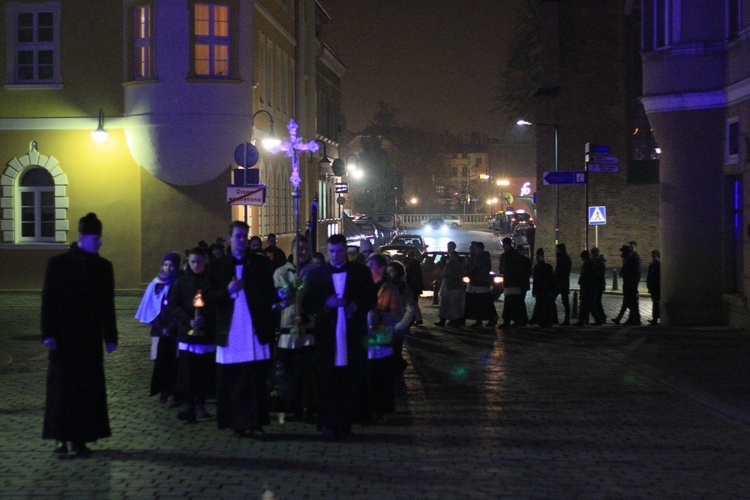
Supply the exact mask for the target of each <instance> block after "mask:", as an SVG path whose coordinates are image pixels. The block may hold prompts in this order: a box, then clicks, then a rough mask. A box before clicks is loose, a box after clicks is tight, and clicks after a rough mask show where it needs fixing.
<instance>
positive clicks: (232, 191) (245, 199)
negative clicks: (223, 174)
mask: <svg viewBox="0 0 750 500" xmlns="http://www.w3.org/2000/svg"><path fill="white" fill-rule="evenodd" d="M265 202H266V186H265V185H264V184H255V185H251V186H227V205H258V206H260V205H263V204H264V203H265Z"/></svg>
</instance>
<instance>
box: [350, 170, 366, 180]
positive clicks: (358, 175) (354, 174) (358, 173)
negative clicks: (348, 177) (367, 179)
mask: <svg viewBox="0 0 750 500" xmlns="http://www.w3.org/2000/svg"><path fill="white" fill-rule="evenodd" d="M364 176H365V171H364V170H360V169H357V170H354V171H352V177H354V178H355V179H357V180H359V179H361V178H362V177H364Z"/></svg>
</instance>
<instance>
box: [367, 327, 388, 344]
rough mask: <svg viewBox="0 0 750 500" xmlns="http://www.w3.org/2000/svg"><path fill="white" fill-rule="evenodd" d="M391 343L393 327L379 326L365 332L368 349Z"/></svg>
mask: <svg viewBox="0 0 750 500" xmlns="http://www.w3.org/2000/svg"><path fill="white" fill-rule="evenodd" d="M392 343H393V327H392V326H386V325H383V324H380V325H378V326H373V327H372V328H370V329H369V330H368V331H367V345H368V346H369V347H383V346H389V345H391V344H392Z"/></svg>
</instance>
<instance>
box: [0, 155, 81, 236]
mask: <svg viewBox="0 0 750 500" xmlns="http://www.w3.org/2000/svg"><path fill="white" fill-rule="evenodd" d="M0 184H1V185H2V193H1V195H0V207H2V210H0V231H2V240H1V241H0V243H3V244H10V245H13V244H27V243H48V244H49V243H58V244H60V243H65V241H66V240H67V236H68V226H69V225H68V204H69V200H68V197H67V196H66V192H67V186H68V176H67V175H66V174H65V173H64V172H63V171H62V169H61V168H60V165H59V164H58V162H57V160H56V159H55V158H54V157H53V156H46V155H43V154H40V153H39V150H38V149H37V143H36V141H32V142H31V144H30V147H29V152H28V154H25V155H23V156H19V157H16V158H11V160H10V161H9V162H8V163H7V164H6V168H5V170H4V171H3V172H2V175H0Z"/></svg>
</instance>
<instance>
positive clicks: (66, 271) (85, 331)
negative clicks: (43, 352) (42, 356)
mask: <svg viewBox="0 0 750 500" xmlns="http://www.w3.org/2000/svg"><path fill="white" fill-rule="evenodd" d="M41 326H42V340H44V339H46V338H50V337H53V338H54V339H55V341H56V342H57V349H56V350H54V351H50V359H63V360H71V361H77V362H101V361H102V359H103V354H102V348H103V345H104V343H105V342H106V343H111V344H117V322H116V320H115V276H114V271H113V269H112V263H110V262H109V261H108V260H107V259H104V258H103V257H100V256H99V255H98V254H88V253H86V252H84V251H83V250H81V249H79V248H78V244H76V243H74V244H73V245H71V247H70V251H69V252H68V253H64V254H61V255H56V256H54V257H52V258H51V259H50V260H49V263H48V265H47V272H46V274H45V276H44V289H43V291H42V325H41Z"/></svg>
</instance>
